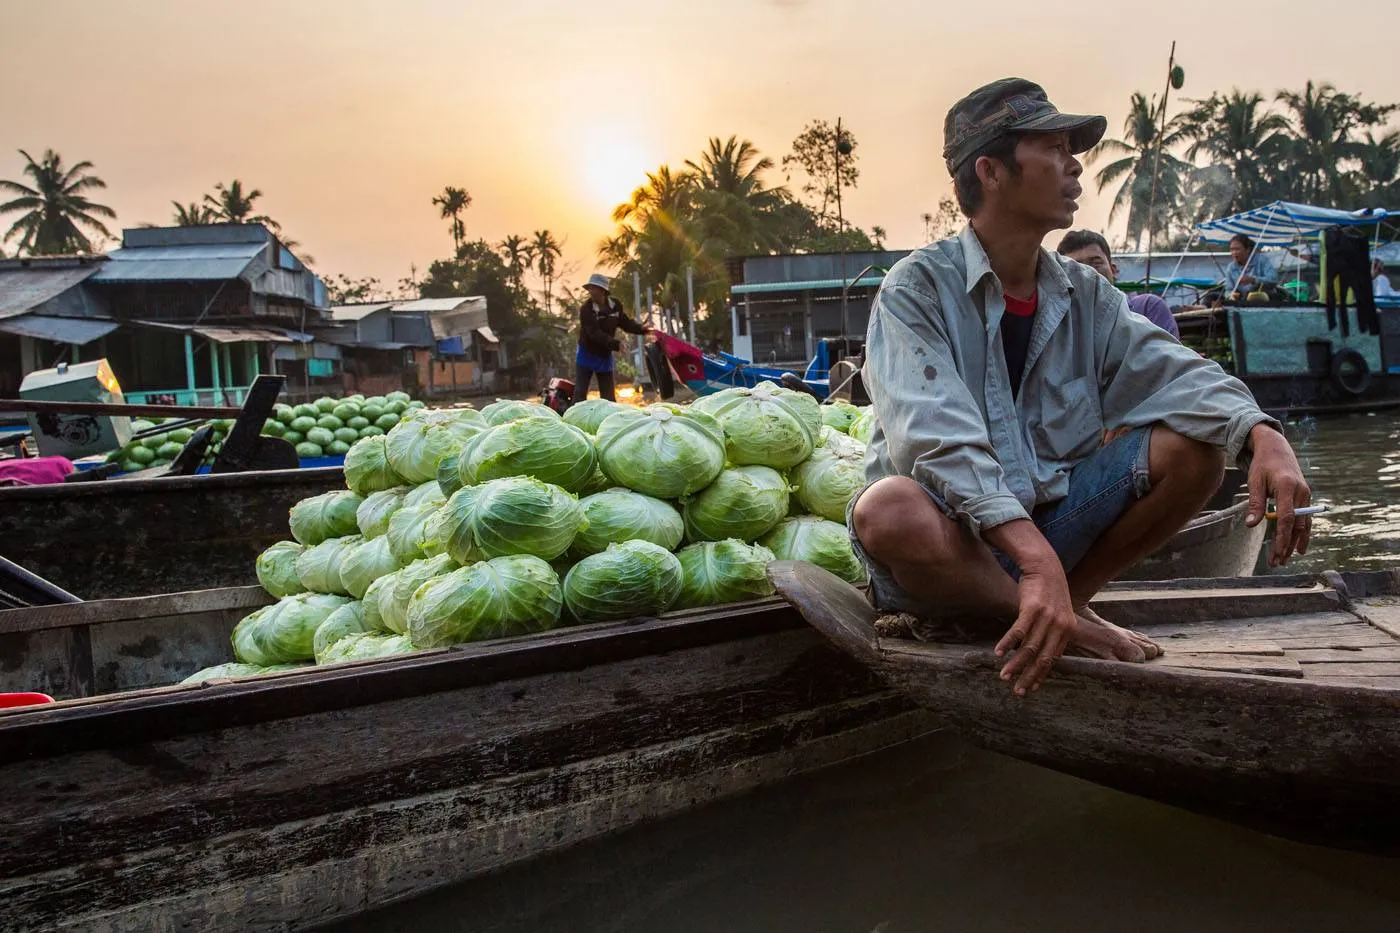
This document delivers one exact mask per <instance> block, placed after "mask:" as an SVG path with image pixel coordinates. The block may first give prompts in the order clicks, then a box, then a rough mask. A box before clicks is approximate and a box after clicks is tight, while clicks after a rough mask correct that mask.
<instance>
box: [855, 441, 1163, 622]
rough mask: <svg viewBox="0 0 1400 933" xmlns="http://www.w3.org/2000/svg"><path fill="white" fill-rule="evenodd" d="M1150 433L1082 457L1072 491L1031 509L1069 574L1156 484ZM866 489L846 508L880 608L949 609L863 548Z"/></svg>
mask: <svg viewBox="0 0 1400 933" xmlns="http://www.w3.org/2000/svg"><path fill="white" fill-rule="evenodd" d="M1151 432H1152V428H1150V427H1144V428H1137V429H1136V430H1133V431H1130V432H1128V433H1127V434H1124V435H1122V436H1121V437H1118V438H1115V439H1114V440H1113V441H1112V442H1111V443H1110V444H1108V445H1107V446H1105V447H1102V448H1100V449H1099V451H1098V452H1097V453H1095V454H1094V455H1093V456H1091V457H1089V458H1088V459H1086V460H1082V461H1080V462H1079V463H1078V464H1077V465H1076V466H1075V467H1074V469H1073V470H1072V471H1071V472H1070V477H1069V495H1067V496H1065V498H1063V499H1060V500H1059V501H1057V502H1049V503H1046V504H1045V505H1042V506H1040V507H1038V508H1037V509H1036V510H1035V511H1034V512H1033V513H1031V521H1033V522H1035V526H1036V527H1037V528H1039V529H1040V533H1041V534H1043V535H1044V536H1045V540H1046V541H1048V542H1049V544H1050V546H1051V547H1052V548H1054V550H1055V554H1056V555H1057V556H1058V557H1059V558H1060V563H1061V564H1063V565H1064V568H1065V572H1066V573H1068V572H1069V571H1071V570H1073V569H1074V567H1075V565H1076V564H1078V563H1079V561H1080V560H1081V559H1082V558H1083V557H1084V555H1085V554H1086V553H1088V551H1089V548H1090V547H1092V546H1093V544H1094V542H1095V541H1097V540H1098V539H1099V538H1100V537H1102V536H1103V533H1104V532H1106V531H1107V530H1108V529H1109V528H1111V527H1112V526H1113V525H1114V524H1115V523H1116V522H1117V521H1118V519H1119V518H1120V517H1121V516H1122V515H1123V513H1124V512H1125V511H1126V510H1127V508H1128V506H1130V505H1132V504H1133V503H1134V502H1136V501H1137V500H1138V499H1141V498H1142V497H1143V496H1145V495H1147V493H1148V491H1149V490H1150V489H1151V479H1150V476H1149V472H1148V457H1149V455H1150V452H1151V451H1150V446H1151V445H1150V444H1149V442H1148V438H1149V437H1150V436H1151ZM869 488H870V487H869V486H867V487H866V489H869ZM920 488H922V489H923V490H924V492H925V493H927V494H928V497H929V498H930V499H932V500H933V504H934V505H936V506H938V509H939V511H941V512H942V513H943V514H944V515H947V516H948V517H949V518H954V515H953V510H952V509H951V508H950V507H949V506H948V504H947V503H946V502H944V501H943V499H942V498H941V497H940V496H939V495H938V493H936V492H934V491H933V490H931V489H929V488H928V487H926V486H925V487H920ZM864 491H865V490H861V493H858V494H857V495H856V496H855V497H854V498H853V499H851V504H850V505H849V506H848V507H847V509H846V527H847V528H849V529H851V532H850V536H851V547H852V549H854V550H855V552H856V556H857V557H859V558H860V560H861V563H863V564H864V565H865V569H866V572H867V573H868V574H869V575H870V598H871V602H872V603H874V605H875V607H876V608H877V609H882V610H885V611H888V612H908V613H910V614H912V615H916V616H922V617H937V616H939V615H941V614H944V611H943V610H942V609H941V608H935V607H930V606H926V605H924V604H922V603H920V602H919V600H917V599H915V598H914V597H913V596H911V595H910V594H908V593H906V592H905V591H904V590H903V589H902V588H901V587H900V585H899V584H898V583H897V582H896V581H895V578H894V574H893V573H891V572H890V570H889V569H888V568H887V567H885V566H884V565H883V564H881V563H879V562H878V561H876V560H874V559H873V558H871V557H870V555H868V554H866V553H865V549H864V548H862V547H861V544H860V539H858V538H857V537H856V534H855V530H854V529H855V523H854V522H853V521H852V514H853V513H854V511H855V507H856V502H858V501H859V500H860V496H861V494H863V493H864ZM954 520H956V519H954ZM992 554H993V555H994V556H995V557H996V559H997V562H998V563H999V564H1001V566H1002V569H1003V570H1005V571H1006V572H1007V573H1008V574H1010V575H1011V577H1012V578H1013V579H1017V580H1019V579H1020V577H1021V571H1020V569H1019V568H1018V567H1017V566H1016V565H1015V563H1014V562H1013V561H1012V560H1011V558H1009V557H1007V556H1006V555H1005V554H1003V553H1002V552H1001V551H998V550H997V549H996V548H992Z"/></svg>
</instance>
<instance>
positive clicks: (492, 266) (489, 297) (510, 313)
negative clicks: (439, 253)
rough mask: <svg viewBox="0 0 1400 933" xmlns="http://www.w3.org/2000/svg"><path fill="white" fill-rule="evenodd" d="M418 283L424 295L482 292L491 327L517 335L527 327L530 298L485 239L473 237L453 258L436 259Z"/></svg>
mask: <svg viewBox="0 0 1400 933" xmlns="http://www.w3.org/2000/svg"><path fill="white" fill-rule="evenodd" d="M417 284H418V296H419V297H420V298H452V297H456V296H459V295H481V296H482V297H484V298H485V299H486V309H487V315H488V319H489V321H490V324H491V329H492V330H494V331H496V332H497V333H499V334H500V335H501V336H502V337H514V336H516V335H517V334H519V333H520V331H521V329H522V328H523V327H524V324H523V323H522V318H521V315H522V313H523V311H524V310H525V308H526V306H527V304H528V303H529V297H528V296H527V295H526V294H525V293H524V289H522V288H520V287H518V286H517V285H516V284H515V283H514V281H513V280H512V278H511V273H510V269H508V268H507V267H506V264H505V262H504V261H502V259H501V257H500V255H499V254H497V252H496V251H495V250H494V249H492V247H491V244H489V243H487V242H486V241H485V240H469V241H467V242H465V243H463V244H462V245H461V247H460V248H459V249H458V250H457V253H456V255H455V256H454V257H453V258H451V259H439V260H436V261H435V262H433V263H432V264H431V265H430V266H428V272H427V275H425V276H424V277H423V279H422V281H421V282H419V283H417Z"/></svg>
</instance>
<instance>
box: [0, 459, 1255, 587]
mask: <svg viewBox="0 0 1400 933" xmlns="http://www.w3.org/2000/svg"><path fill="white" fill-rule="evenodd" d="M1243 482H1244V478H1243V476H1242V475H1241V474H1240V473H1239V472H1238V471H1230V472H1229V473H1227V475H1226V481H1225V483H1224V484H1223V485H1222V486H1221V488H1220V491H1219V493H1217V495H1216V497H1215V499H1213V500H1212V501H1211V503H1210V504H1209V505H1208V506H1207V510H1206V511H1205V512H1203V513H1202V514H1201V515H1200V516H1199V517H1198V518H1196V519H1195V520H1194V521H1192V523H1191V524H1190V525H1188V526H1187V527H1186V528H1184V529H1182V531H1181V532H1180V533H1179V534H1178V535H1177V536H1176V537H1175V538H1173V539H1172V540H1171V541H1170V542H1169V543H1168V544H1167V546H1166V547H1164V548H1162V550H1161V551H1159V552H1158V553H1157V554H1154V555H1152V557H1150V558H1148V559H1147V560H1146V561H1144V562H1143V564H1141V565H1139V567H1137V568H1135V569H1134V570H1133V571H1130V572H1129V573H1128V574H1127V575H1126V577H1125V578H1126V579H1163V578H1167V577H1218V576H1244V575H1247V574H1249V573H1252V572H1253V568H1254V563H1255V559H1256V558H1257V556H1258V554H1259V545H1260V543H1261V542H1262V540H1263V535H1264V529H1263V528H1262V527H1259V528H1253V529H1251V528H1245V527H1244V510H1243V506H1240V507H1238V508H1236V509H1234V510H1233V511H1231V503H1232V502H1233V501H1234V499H1235V496H1236V493H1237V492H1238V490H1239V488H1240V487H1241V486H1242V484H1243ZM344 485H345V478H344V473H343V472H342V471H341V470H340V469H338V468H322V469H308V470H269V471H261V472H249V473H225V474H222V475H218V476H210V475H204V476H180V477H168V478H162V479H147V480H139V479H136V480H109V481H106V482H101V483H77V484H60V485H55V486H30V487H25V488H14V489H0V556H3V557H7V558H9V559H10V560H12V561H14V562H15V563H17V564H20V565H21V566H23V567H25V568H27V569H29V570H30V571H32V572H34V573H37V574H38V575H39V576H41V577H44V578H45V579H47V580H49V581H50V582H52V583H55V584H57V585H58V586H60V587H62V588H63V589H65V590H67V591H68V592H70V593H73V594H75V595H76V596H78V597H80V598H82V599H116V598H121V597H128V596H148V595H150V594H152V593H175V592H182V591H187V590H199V589H214V588H218V587H224V586H244V585H247V584H251V583H256V582H257V579H256V577H255V576H254V573H253V562H254V560H255V559H256V558H257V556H258V554H259V553H261V552H262V550H263V549H264V548H266V547H267V546H268V545H270V544H272V543H274V542H276V541H282V540H285V539H286V538H287V511H288V510H289V509H290V508H291V507H292V506H293V505H295V504H296V503H297V502H299V501H300V500H302V499H305V498H306V497H308V496H314V495H318V494H320V493H323V492H328V491H330V490H332V489H341V488H344Z"/></svg>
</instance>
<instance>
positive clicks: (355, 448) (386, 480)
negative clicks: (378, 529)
mask: <svg viewBox="0 0 1400 933" xmlns="http://www.w3.org/2000/svg"><path fill="white" fill-rule="evenodd" d="M345 484H346V485H347V486H349V487H350V488H351V489H352V490H354V491H355V492H357V493H359V494H360V495H362V496H367V495H369V494H370V493H372V492H378V491H379V490H381V489H393V488H394V487H395V486H402V485H404V479H403V477H402V476H400V475H399V474H398V473H397V472H395V470H394V468H393V466H392V465H390V463H389V451H388V447H387V440H386V438H385V437H384V436H383V435H373V436H370V437H362V438H360V439H359V440H358V441H356V442H355V443H354V444H352V445H351V446H350V449H349V450H348V451H347V452H346V454H345Z"/></svg>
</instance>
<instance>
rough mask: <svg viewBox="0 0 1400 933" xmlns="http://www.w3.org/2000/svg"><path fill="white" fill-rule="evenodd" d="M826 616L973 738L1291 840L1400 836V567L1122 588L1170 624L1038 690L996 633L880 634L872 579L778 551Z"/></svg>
mask: <svg viewBox="0 0 1400 933" xmlns="http://www.w3.org/2000/svg"><path fill="white" fill-rule="evenodd" d="M769 575H770V577H771V578H772V580H773V582H774V584H775V585H776V586H777V588H778V590H779V592H780V593H781V594H782V595H784V596H785V597H786V598H787V599H789V600H791V601H792V603H793V604H794V605H795V606H796V607H797V608H798V610H799V611H800V612H801V613H802V615H803V616H804V617H805V618H806V619H807V620H808V622H810V623H811V624H812V625H813V626H814V627H815V628H817V629H818V630H820V631H821V632H822V633H823V634H824V635H826V636H827V637H828V638H829V639H831V640H832V642H833V643H834V644H836V645H838V646H840V647H841V648H842V649H843V650H845V651H846V652H847V653H848V654H850V655H852V656H853V657H855V658H856V659H858V660H860V661H861V662H862V663H864V664H865V665H866V666H867V667H868V668H870V669H871V670H872V671H873V672H875V673H877V674H879V675H880V676H881V677H882V678H883V679H884V680H885V681H886V682H887V683H889V684H890V685H891V686H893V687H895V688H896V689H897V690H899V691H900V692H902V693H903V694H904V695H906V696H908V697H909V698H910V699H912V700H914V701H915V702H917V703H919V704H920V705H922V706H924V707H926V708H928V709H930V710H934V711H937V712H938V713H940V714H941V715H942V716H943V717H944V718H945V721H946V722H947V723H948V725H949V726H951V727H952V728H954V729H956V730H958V731H959V732H961V733H963V734H964V735H966V736H967V737H969V738H970V739H972V740H973V741H975V742H977V743H979V744H981V745H983V746H985V747H987V748H989V749H992V750H993V751H998V752H1001V753H1003V754H1007V755H1010V756H1012V757H1014V758H1020V759H1022V760H1025V761H1030V762H1033V763H1036V764H1041V765H1044V766H1046V767H1049V768H1053V769H1055V770H1057V771H1063V772H1065V773H1068V774H1072V775H1076V776H1078V777H1082V778H1085V779H1088V780H1091V781H1094V782H1097V783H1100V784H1104V785H1106V786H1109V787H1113V788H1117V789H1119V790H1124V791H1128V792H1130V793H1135V794H1140V795H1142V796H1145V797H1151V798H1154V799H1156V800H1160V801H1163V802H1165V803H1169V804H1175V805H1179V806H1183V807H1186V808H1188V809H1191V810H1195V811H1198V812H1201V813H1205V814H1208V815H1214V816H1221V817H1224V818H1227V819H1231V820H1234V821H1237V822H1240V823H1243V824H1245V825H1249V826H1253V827H1255V828H1259V829H1263V830H1265V831H1268V832H1272V833H1277V834H1280V835H1284V836H1288V837H1291V838H1296V839H1302V840H1305V841H1311V842H1319V843H1323V844H1327V845H1333V846H1339V847H1347V848H1358V849H1366V850H1375V851H1381V852H1387V853H1393V852H1398V851H1400V614H1398V613H1397V606H1396V604H1397V600H1396V596H1397V595H1400V576H1397V575H1396V574H1395V573H1394V572H1391V571H1384V572H1376V573H1349V574H1326V575H1324V576H1323V577H1322V578H1314V577H1254V578H1248V579H1240V580H1231V581H1175V582H1171V583H1162V584H1157V585H1154V588H1153V589H1151V590H1142V589H1110V590H1108V591H1106V592H1105V593H1104V594H1102V595H1101V597H1100V599H1099V600H1098V601H1096V603H1095V606H1096V608H1098V609H1099V611H1101V612H1102V613H1103V614H1104V616H1105V617H1107V618H1109V619H1111V620H1112V621H1114V622H1117V623H1119V624H1122V625H1126V626H1130V627H1132V628H1135V629H1137V630H1139V631H1141V632H1143V633H1144V634H1146V635H1148V636H1150V637H1153V638H1155V639H1157V640H1158V641H1159V642H1160V643H1161V644H1162V645H1163V646H1164V647H1165V649H1166V650H1165V654H1164V655H1163V656H1162V657H1160V658H1158V659H1156V660H1153V661H1150V662H1148V663H1145V664H1127V663H1119V662H1108V661H1097V660H1088V659H1084V658H1062V659H1060V660H1059V661H1058V662H1057V663H1056V665H1055V670H1054V672H1053V674H1052V675H1051V677H1050V678H1049V679H1048V680H1047V681H1046V682H1045V683H1044V684H1043V685H1042V686H1041V688H1040V689H1039V690H1038V691H1037V692H1036V693H1034V694H1033V695H1031V696H1030V697H1028V698H1017V697H1016V696H1015V695H1013V693H1012V692H1011V689H1010V687H1009V685H1008V684H1006V683H1005V682H1003V681H1002V680H1001V679H1000V678H998V677H997V674H996V668H997V659H996V658H995V656H994V655H993V652H992V643H993V642H994V641H995V638H996V635H999V634H1000V633H999V632H998V633H996V635H994V634H991V633H989V640H988V641H987V642H986V643H985V644H951V643H938V642H921V641H913V640H906V639H902V638H889V637H882V636H881V634H880V633H879V632H878V631H877V627H876V622H877V619H876V613H875V611H874V610H873V609H872V608H871V607H870V606H869V604H868V603H867V602H866V600H865V599H864V596H863V594H861V593H860V592H859V591H858V590H856V589H854V588H852V587H850V586H848V585H847V584H845V583H843V582H842V581H840V580H838V579H836V578H835V577H831V576H830V575H829V574H826V573H825V572H824V571H821V570H819V569H817V568H815V567H812V566H811V565H806V564H792V563H785V562H775V563H774V564H770V565H769Z"/></svg>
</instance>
